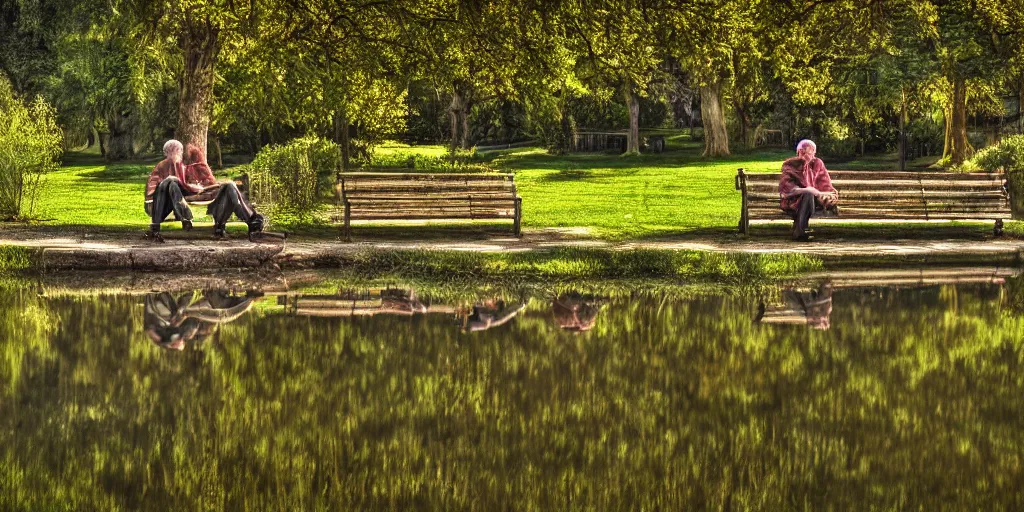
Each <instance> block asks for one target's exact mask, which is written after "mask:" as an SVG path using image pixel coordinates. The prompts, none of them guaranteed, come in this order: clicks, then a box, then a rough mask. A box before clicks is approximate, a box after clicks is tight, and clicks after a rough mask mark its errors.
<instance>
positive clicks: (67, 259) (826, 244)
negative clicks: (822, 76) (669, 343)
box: [0, 227, 1024, 268]
mask: <svg viewBox="0 0 1024 512" xmlns="http://www.w3.org/2000/svg"><path fill="white" fill-rule="evenodd" d="M584 235H585V233H583V232H581V231H580V230H574V229H546V230H535V231H528V232H525V233H524V235H523V237H522V238H515V237H512V236H508V235H495V236H492V237H485V238H475V239H468V240H452V239H436V238H432V239H408V240H406V239H401V240H380V239H375V240H370V239H360V238H357V239H356V240H355V241H354V242H345V241H343V240H340V239H333V240H332V239H327V240H324V239H311V238H302V237H293V238H291V239H289V240H288V241H287V242H285V243H283V244H281V243H250V242H249V241H248V240H246V239H245V238H244V237H241V236H239V237H237V238H235V239H230V240H224V241H219V240H212V239H210V238H208V237H207V235H206V234H205V232H204V231H202V230H196V231H193V232H191V233H182V232H178V231H171V232H169V233H168V234H167V236H166V238H167V242H166V243H164V244H155V243H152V242H149V241H147V240H145V239H144V238H143V237H142V236H141V234H138V235H126V234H123V233H103V234H92V235H88V234H82V233H75V232H63V233H60V232H54V231H53V230H44V231H40V230H33V229H31V228H20V227H17V228H11V227H0V245H3V244H7V245H19V246H25V247H35V248H39V249H40V250H41V251H42V254H43V260H44V264H45V266H47V267H48V268H150V267H154V266H155V267H160V268H190V266H191V265H193V264H199V265H202V264H203V263H202V262H205V264H206V265H208V266H215V265H224V266H260V265H264V264H267V263H268V262H278V263H286V264H294V265H297V266H303V264H304V262H305V263H312V262H315V261H318V260H324V259H325V258H326V259H333V260H337V259H344V258H345V256H346V255H352V254H356V253H358V252H360V251H364V250H388V249H395V250H410V249H439V250H456V251H476V252H485V253H486V252H518V251H538V250H547V249H554V248H560V247H589V248H601V249H610V250H629V249H654V250H699V251H712V252H726V253H761V254H764V253H769V254H784V253H800V254H807V255H813V256H819V257H823V258H826V259H833V258H835V259H839V258H852V259H857V258H874V257H897V258H899V257H908V258H916V257H921V258H927V257H961V258H963V259H965V260H969V259H971V258H972V257H979V258H981V259H984V258H989V259H991V258H1015V259H1016V258H1019V257H1020V255H1021V254H1022V253H1024V240H1021V239H1014V238H999V239H995V238H984V239H981V238H977V239H967V240H964V239H936V238H931V239H890V240H865V239H856V240H853V239H849V240H847V239H840V238H825V239H822V240H818V241H814V242H811V243H793V242H790V241H788V240H784V239H783V240H780V239H778V238H775V237H750V238H742V237H738V236H736V237H722V239H719V240H712V239H683V240H650V241H630V242H611V241H605V240H599V239H593V238H585V237H584ZM231 262H241V264H238V263H236V264H234V265H231ZM191 268H194V267H191Z"/></svg>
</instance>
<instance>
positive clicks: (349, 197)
mask: <svg viewBox="0 0 1024 512" xmlns="http://www.w3.org/2000/svg"><path fill="white" fill-rule="evenodd" d="M336 192H337V195H338V201H339V203H340V204H339V206H341V208H342V209H343V211H344V217H343V222H344V229H345V237H346V238H349V239H350V238H351V236H352V227H351V226H352V225H351V222H352V221H353V220H384V221H388V220H447V219H508V220H511V221H512V231H513V233H515V235H516V236H519V235H520V221H521V219H522V211H523V201H522V198H520V197H519V196H518V195H517V194H516V184H515V179H514V177H513V175H511V174H502V173H468V174H467V173H463V174H443V173H442V174H430V173H374V172H343V173H338V183H337V186H336Z"/></svg>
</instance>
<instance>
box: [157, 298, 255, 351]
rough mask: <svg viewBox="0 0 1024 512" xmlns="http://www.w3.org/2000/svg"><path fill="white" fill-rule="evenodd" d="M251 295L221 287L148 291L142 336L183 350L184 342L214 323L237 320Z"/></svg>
mask: <svg viewBox="0 0 1024 512" xmlns="http://www.w3.org/2000/svg"><path fill="white" fill-rule="evenodd" d="M253 298H254V297H253V296H243V297H238V296H233V295H231V294H229V293H227V292H222V291H204V292H202V293H201V294H200V295H199V296H198V298H197V296H196V294H195V293H186V294H181V295H179V296H178V297H175V296H173V295H171V294H170V293H167V292H163V293H150V294H147V295H146V297H145V310H146V314H145V321H144V323H143V328H144V329H145V333H146V336H148V337H149V339H150V340H152V341H153V343H155V344H156V345H157V346H159V347H162V348H166V349H174V350H184V348H185V343H186V342H189V341H192V342H200V341H202V340H204V339H206V338H207V337H209V336H210V335H211V334H213V333H214V332H215V331H216V330H217V326H218V325H220V324H224V323H229V322H232V321H234V320H237V319H238V318H240V317H241V316H242V315H244V314H245V313H246V312H247V311H249V308H250V307H252V303H253Z"/></svg>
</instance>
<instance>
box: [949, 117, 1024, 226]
mask: <svg viewBox="0 0 1024 512" xmlns="http://www.w3.org/2000/svg"><path fill="white" fill-rule="evenodd" d="M958 170H964V171H988V172H993V171H1003V172H1006V175H1007V181H1009V185H1010V199H1011V200H1012V202H1013V211H1014V212H1015V213H1020V212H1024V135H1012V136H1010V137H1006V138H1004V139H1003V140H1002V142H1000V143H999V144H996V145H995V146H989V147H987V148H985V149H982V150H981V151H978V152H977V153H975V154H974V157H972V158H971V159H970V160H968V161H967V162H964V165H963V167H962V168H961V169H958Z"/></svg>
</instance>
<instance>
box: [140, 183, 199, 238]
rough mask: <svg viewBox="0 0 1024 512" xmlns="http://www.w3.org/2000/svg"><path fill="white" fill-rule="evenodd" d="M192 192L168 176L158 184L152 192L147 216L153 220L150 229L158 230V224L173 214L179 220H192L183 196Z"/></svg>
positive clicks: (190, 211)
mask: <svg viewBox="0 0 1024 512" xmlns="http://www.w3.org/2000/svg"><path fill="white" fill-rule="evenodd" d="M191 193H192V192H191V191H190V190H188V189H186V188H185V186H184V185H182V183H181V182H180V181H178V178H176V177H174V176H169V177H167V178H165V179H164V180H163V181H161V182H160V184H159V185H157V187H156V191H155V192H153V204H152V206H150V208H149V212H148V213H149V214H150V216H151V218H152V220H153V224H152V226H151V228H152V229H153V230H159V229H160V223H161V222H163V221H164V219H166V218H167V216H168V215H170V213H171V212H174V216H175V217H177V218H178V219H179V220H188V221H191V220H192V210H191V209H190V208H189V207H188V203H186V202H185V196H188V195H190V194H191Z"/></svg>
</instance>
